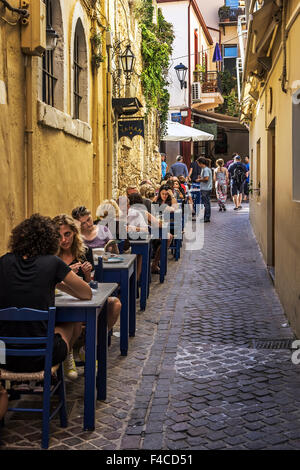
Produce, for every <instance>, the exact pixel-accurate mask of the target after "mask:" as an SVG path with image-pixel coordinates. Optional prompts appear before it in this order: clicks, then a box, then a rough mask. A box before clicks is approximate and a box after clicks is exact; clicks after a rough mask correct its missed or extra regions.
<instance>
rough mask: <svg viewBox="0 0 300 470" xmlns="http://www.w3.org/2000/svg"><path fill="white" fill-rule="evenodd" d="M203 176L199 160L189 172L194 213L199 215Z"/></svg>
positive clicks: (192, 164) (194, 162)
mask: <svg viewBox="0 0 300 470" xmlns="http://www.w3.org/2000/svg"><path fill="white" fill-rule="evenodd" d="M200 174H201V167H200V165H199V158H198V159H197V160H195V161H193V162H192V163H191V166H190V171H189V176H188V178H189V181H190V182H191V183H192V185H191V196H192V199H193V206H194V212H195V214H196V215H198V213H199V210H200V204H201V194H200V183H199V177H200Z"/></svg>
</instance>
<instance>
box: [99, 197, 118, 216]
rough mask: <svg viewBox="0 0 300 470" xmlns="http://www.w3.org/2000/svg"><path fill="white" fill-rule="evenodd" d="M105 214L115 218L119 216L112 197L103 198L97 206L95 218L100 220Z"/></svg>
mask: <svg viewBox="0 0 300 470" xmlns="http://www.w3.org/2000/svg"><path fill="white" fill-rule="evenodd" d="M107 216H111V217H116V218H118V217H120V208H119V206H118V204H117V203H116V201H114V200H113V199H105V201H102V202H101V204H100V205H99V206H98V207H97V210H96V217H97V218H99V219H100V220H102V219H105V218H106V217H107Z"/></svg>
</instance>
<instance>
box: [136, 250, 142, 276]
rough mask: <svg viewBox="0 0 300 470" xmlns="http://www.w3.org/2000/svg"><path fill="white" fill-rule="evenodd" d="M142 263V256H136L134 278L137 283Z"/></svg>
mask: <svg viewBox="0 0 300 470" xmlns="http://www.w3.org/2000/svg"><path fill="white" fill-rule="evenodd" d="M142 261H143V257H142V255H137V263H136V278H137V281H139V280H140V275H141V272H142Z"/></svg>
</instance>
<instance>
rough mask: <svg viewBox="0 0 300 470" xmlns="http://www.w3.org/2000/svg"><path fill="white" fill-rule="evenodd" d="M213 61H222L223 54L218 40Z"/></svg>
mask: <svg viewBox="0 0 300 470" xmlns="http://www.w3.org/2000/svg"><path fill="white" fill-rule="evenodd" d="M212 61H213V62H221V61H222V55H221V51H220V46H219V43H218V42H216V45H215V50H214V55H213V59H212Z"/></svg>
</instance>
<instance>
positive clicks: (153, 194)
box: [145, 186, 155, 199]
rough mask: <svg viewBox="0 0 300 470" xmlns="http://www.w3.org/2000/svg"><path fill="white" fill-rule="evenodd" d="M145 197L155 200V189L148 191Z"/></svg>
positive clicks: (150, 188) (151, 188)
mask: <svg viewBox="0 0 300 470" xmlns="http://www.w3.org/2000/svg"><path fill="white" fill-rule="evenodd" d="M145 197H146V198H147V199H153V198H154V197H155V189H154V188H153V187H151V186H149V188H148V189H147V191H146V194H145Z"/></svg>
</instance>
